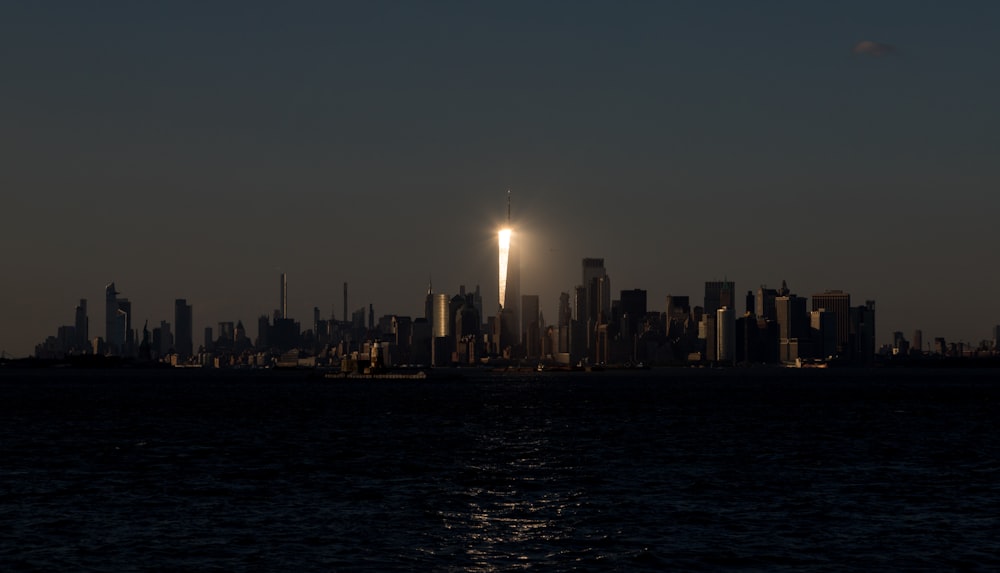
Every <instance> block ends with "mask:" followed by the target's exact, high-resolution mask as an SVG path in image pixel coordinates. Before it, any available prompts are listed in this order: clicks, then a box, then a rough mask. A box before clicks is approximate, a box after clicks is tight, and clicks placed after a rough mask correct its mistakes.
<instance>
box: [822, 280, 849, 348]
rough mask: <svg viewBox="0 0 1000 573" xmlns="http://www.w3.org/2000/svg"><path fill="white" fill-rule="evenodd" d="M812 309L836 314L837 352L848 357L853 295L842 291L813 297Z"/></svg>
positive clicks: (832, 291)
mask: <svg viewBox="0 0 1000 573" xmlns="http://www.w3.org/2000/svg"><path fill="white" fill-rule="evenodd" d="M812 309H813V310H820V309H825V310H828V311H830V312H832V313H833V314H834V317H835V318H834V322H835V323H836V324H837V351H838V352H840V353H842V354H844V355H848V354H849V353H850V350H851V348H850V345H849V344H848V341H849V337H850V333H851V329H850V322H851V295H850V294H848V293H846V292H844V291H842V290H828V291H826V292H824V293H822V294H814V295H812Z"/></svg>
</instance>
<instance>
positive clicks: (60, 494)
mask: <svg viewBox="0 0 1000 573" xmlns="http://www.w3.org/2000/svg"><path fill="white" fill-rule="evenodd" d="M998 413H1000V372H995V371H868V372H862V371H846V370H845V371H825V372H822V371H816V372H802V371H798V372H792V371H775V370H749V371H745V370H744V371H725V372H711V371H702V372H699V371H692V370H666V371H659V370H655V371H651V372H641V373H637V374H631V375H622V374H617V373H611V372H607V373H601V374H591V375H572V376H570V375H558V374H551V375H544V376H537V377H504V376H497V377H476V378H475V379H470V380H465V381H433V380H432V381H423V382H415V381H375V382H373V381H368V382H346V381H329V380H321V379H308V378H306V377H305V376H303V375H301V374H279V373H262V374H252V373H249V374H219V373H215V374H206V373H193V374H192V373H191V372H175V371H164V372H160V371H156V372H143V371H125V370H121V371H110V372H96V371H95V372H53V371H47V372H0V462H2V463H0V524H2V525H0V570H3V571H27V570H39V571H43V570H44V571H52V570H88V571H144V570H191V571H194V570H197V571H212V570H217V571H276V570H287V571H292V570H294V571H413V570H432V571H517V570H523V569H535V570H543V571H570V570H620V571H661V570H665V569H672V570H718V569H741V570H767V571H773V570H794V571H843V570H852V569H853V570H872V569H883V570H884V569H894V570H898V569H904V570H920V569H923V570H934V571H941V570H959V571H962V570H973V571H974V570H996V569H998V568H1000V549H998V544H997V542H996V531H1000V438H998V429H1000V427H998V426H1000V422H998V416H997V415H998Z"/></svg>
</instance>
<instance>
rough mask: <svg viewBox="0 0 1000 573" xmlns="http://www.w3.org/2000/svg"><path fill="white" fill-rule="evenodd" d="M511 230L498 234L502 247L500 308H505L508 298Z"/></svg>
mask: <svg viewBox="0 0 1000 573" xmlns="http://www.w3.org/2000/svg"><path fill="white" fill-rule="evenodd" d="M510 235H511V230H510V229H501V230H500V232H499V233H498V234H497V244H498V245H499V246H500V258H499V259H500V269H499V270H500V273H499V277H500V307H501V308H503V306H504V303H505V302H506V298H505V297H506V296H507V264H508V263H509V262H510Z"/></svg>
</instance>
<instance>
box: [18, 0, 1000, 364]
mask: <svg viewBox="0 0 1000 573" xmlns="http://www.w3.org/2000/svg"><path fill="white" fill-rule="evenodd" d="M998 24H1000V3H997V2H965V3H952V2H909V1H899V2H836V3H834V2H828V3H818V2H614V3H612V2H541V3H536V2H525V3H512V2H502V3H501V2H496V3H481V2H357V3H334V2H290V3H264V2H162V3H150V2H45V1H39V2H6V3H3V4H2V5H0V70H2V74H3V80H2V89H0V125H2V130H0V145H2V148H0V154H2V157H3V168H2V169H0V197H2V200H0V214H2V224H0V248H2V252H0V254H2V262H3V266H2V268H3V275H2V278H3V280H2V281H0V349H2V350H4V351H6V352H7V353H8V354H9V355H13V356H24V355H27V354H30V353H31V352H32V351H33V348H34V345H35V344H37V343H39V342H41V341H42V340H44V338H45V337H46V336H48V335H51V334H55V332H56V329H57V328H58V327H59V326H60V325H64V324H72V323H73V309H74V307H75V306H76V304H77V303H78V301H79V299H80V298H87V299H88V301H89V305H90V312H89V316H90V336H91V337H92V338H93V337H95V336H104V319H103V313H104V300H103V297H104V286H105V285H106V284H107V283H108V282H110V281H115V283H116V284H117V286H118V289H119V291H121V293H122V296H124V297H128V298H129V299H131V301H132V305H133V310H134V313H135V316H134V317H133V326H134V327H136V328H139V329H141V328H142V324H143V322H144V321H145V320H147V319H148V320H149V323H150V328H152V327H153V326H154V325H158V324H159V321H160V320H167V321H169V322H171V323H173V321H174V317H173V301H174V299H175V298H186V299H187V300H188V302H189V303H190V304H192V305H193V308H194V325H195V343H196V346H197V344H198V343H200V342H201V340H202V336H201V332H202V329H203V328H204V327H205V326H212V327H215V326H216V323H217V322H219V321H223V320H227V321H236V320H242V321H243V322H244V324H245V325H246V326H247V328H248V330H249V333H250V335H251V336H256V317H257V316H259V315H260V314H270V313H271V312H272V311H273V310H274V309H275V308H276V307H277V304H278V276H279V274H280V273H281V272H286V273H287V274H288V283H289V312H290V314H291V315H292V316H293V317H294V318H296V319H298V320H300V321H301V322H302V323H303V328H309V327H310V326H311V317H312V308H313V307H314V306H318V307H320V309H321V311H322V313H323V316H324V318H325V317H328V316H329V314H330V310H331V309H335V313H336V317H337V318H338V319H341V318H343V316H342V310H341V289H342V284H343V282H344V281H347V282H349V283H350V307H351V309H352V310H353V309H357V308H360V307H362V306H364V307H367V305H368V304H369V303H372V304H374V308H375V314H376V316H381V315H383V314H388V313H398V314H405V315H411V316H419V315H421V314H422V312H423V298H424V294H425V292H426V289H427V282H428V277H429V276H430V277H432V278H433V282H434V286H435V290H436V291H439V292H446V293H449V294H454V293H456V292H457V291H458V286H459V285H460V284H464V285H466V286H468V287H469V288H474V286H475V285H476V284H479V285H481V288H482V289H483V295H484V296H483V298H484V300H485V301H487V303H488V308H487V310H488V311H490V312H492V311H494V310H495V309H494V308H492V307H490V306H489V303H491V302H492V301H495V300H496V296H497V294H496V293H497V277H496V274H497V266H496V250H497V246H496V229H497V226H498V224H499V223H500V222H501V221H502V220H503V218H504V216H505V214H506V212H505V209H506V206H505V205H506V191H507V189H510V190H511V192H512V196H513V216H514V221H515V229H516V233H517V234H516V237H517V238H518V239H520V244H521V247H522V272H521V275H522V284H521V292H522V293H525V294H538V295H540V297H541V306H542V312H543V313H544V314H545V317H546V319H547V321H548V322H552V321H554V320H555V319H556V307H557V302H558V296H559V293H560V292H561V291H569V290H570V289H571V288H572V287H573V286H574V285H576V284H577V283H578V282H579V281H580V260H581V259H582V258H583V257H603V258H604V259H605V264H606V267H607V270H608V274H609V275H610V277H611V281H612V287H613V289H614V291H615V292H617V291H619V290H622V289H632V288H643V289H646V290H647V291H648V297H649V307H650V308H651V309H655V310H662V309H663V305H664V297H665V296H666V295H667V294H668V293H672V294H675V295H689V296H690V297H691V298H692V303H694V304H701V302H702V296H703V294H704V282H705V281H706V280H717V279H723V278H728V279H730V280H733V281H735V282H736V286H737V290H738V291H739V292H740V293H745V292H746V291H747V290H750V289H756V288H757V287H758V286H760V285H761V284H767V285H768V286H771V287H778V286H780V284H781V281H782V279H785V280H787V281H788V284H789V286H790V287H791V289H792V291H793V292H796V293H798V294H799V295H801V296H809V297H811V296H812V295H813V294H814V293H816V292H822V291H823V290H825V289H843V290H845V291H848V292H850V293H851V296H852V302H853V303H854V304H862V303H863V302H864V300H865V299H874V300H875V301H876V304H877V306H876V309H877V312H876V328H877V335H878V342H879V343H883V342H886V341H888V340H890V338H891V333H892V331H893V330H902V331H903V332H904V333H905V334H906V336H907V337H909V336H910V335H911V334H912V332H913V329H915V328H921V329H923V331H924V340H925V341H930V340H931V337H934V336H944V337H946V338H948V339H949V341H963V340H964V341H967V342H978V341H979V340H980V339H984V338H988V337H990V336H991V333H990V329H991V327H992V326H993V325H994V324H1000V297H998V296H997V293H1000V265H998V257H997V244H998V241H997V235H998V233H1000V225H998V215H1000V198H998V194H997V191H998V190H1000V114H998V104H997V102H1000V74H998V72H997V63H996V62H997V57H998V55H1000V35H998V34H997V33H996V29H997V26H998ZM862 42H868V44H861V43H862ZM516 240H517V239H516ZM741 300H742V299H741ZM739 310H741V311H742V306H741V308H740V309H739Z"/></svg>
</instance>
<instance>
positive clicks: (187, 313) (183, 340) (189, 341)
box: [174, 298, 194, 360]
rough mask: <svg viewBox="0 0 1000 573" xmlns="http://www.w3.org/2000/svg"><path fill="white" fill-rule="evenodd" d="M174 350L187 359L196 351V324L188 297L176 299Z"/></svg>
mask: <svg viewBox="0 0 1000 573" xmlns="http://www.w3.org/2000/svg"><path fill="white" fill-rule="evenodd" d="M174 329H175V330H176V333H175V334H174V351H175V352H177V354H178V355H179V356H180V358H181V359H183V360H186V359H187V358H189V357H190V356H191V355H192V354H193V353H194V324H193V321H192V313H191V305H190V304H188V303H187V300H186V299H183V298H179V299H177V300H175V301H174Z"/></svg>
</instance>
